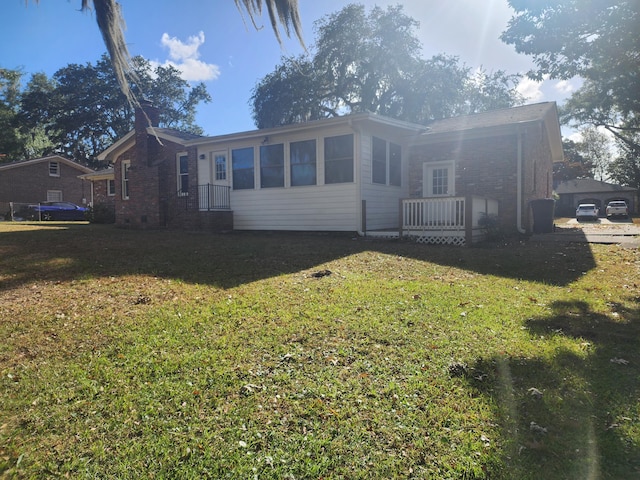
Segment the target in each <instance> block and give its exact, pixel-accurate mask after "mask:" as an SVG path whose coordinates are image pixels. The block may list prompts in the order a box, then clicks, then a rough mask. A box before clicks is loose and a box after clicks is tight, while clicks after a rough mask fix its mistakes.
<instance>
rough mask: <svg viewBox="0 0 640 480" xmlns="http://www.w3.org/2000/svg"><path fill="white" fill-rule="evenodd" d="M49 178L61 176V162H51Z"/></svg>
mask: <svg viewBox="0 0 640 480" xmlns="http://www.w3.org/2000/svg"><path fill="white" fill-rule="evenodd" d="M49 176H50V177H59V176H60V162H49Z"/></svg>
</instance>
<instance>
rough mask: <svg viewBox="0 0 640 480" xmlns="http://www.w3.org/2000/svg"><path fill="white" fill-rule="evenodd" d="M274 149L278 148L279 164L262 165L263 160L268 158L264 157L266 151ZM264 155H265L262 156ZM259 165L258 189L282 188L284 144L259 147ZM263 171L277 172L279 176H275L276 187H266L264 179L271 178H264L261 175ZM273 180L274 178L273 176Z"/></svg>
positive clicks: (284, 169)
mask: <svg viewBox="0 0 640 480" xmlns="http://www.w3.org/2000/svg"><path fill="white" fill-rule="evenodd" d="M276 147H280V152H278V153H280V154H281V158H278V160H279V162H280V163H279V164H277V165H275V164H263V160H266V159H267V158H268V155H266V152H267V151H271V150H275V148H276ZM263 154H265V155H263ZM259 156H260V158H259V163H260V188H283V187H284V186H285V184H284V180H285V179H284V176H285V171H286V168H285V158H284V143H274V144H270V145H261V146H260V149H259ZM265 170H270V171H278V172H279V173H280V175H278V176H277V180H278V182H277V183H278V184H277V185H275V184H274V185H266V184H265V178H272V177H270V176H266V177H265V175H264V174H263V173H264V171H265ZM273 178H276V177H275V176H274V177H273Z"/></svg>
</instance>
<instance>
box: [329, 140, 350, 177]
mask: <svg viewBox="0 0 640 480" xmlns="http://www.w3.org/2000/svg"><path fill="white" fill-rule="evenodd" d="M346 182H353V135H351V134H349V135H340V136H339V137H327V138H325V139H324V183H346Z"/></svg>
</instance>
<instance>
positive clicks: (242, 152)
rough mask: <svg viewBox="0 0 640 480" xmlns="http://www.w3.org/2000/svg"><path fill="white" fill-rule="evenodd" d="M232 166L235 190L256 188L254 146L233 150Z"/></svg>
mask: <svg viewBox="0 0 640 480" xmlns="http://www.w3.org/2000/svg"><path fill="white" fill-rule="evenodd" d="M231 166H232V168H233V189H234V190H243V189H251V188H254V185H255V183H254V175H253V171H254V166H253V147H248V148H239V149H237V150H232V151H231Z"/></svg>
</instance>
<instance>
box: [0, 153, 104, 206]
mask: <svg viewBox="0 0 640 480" xmlns="http://www.w3.org/2000/svg"><path fill="white" fill-rule="evenodd" d="M91 172H93V170H92V169H90V168H88V167H85V166H84V165H80V164H79V163H76V162H74V161H72V160H69V159H67V158H64V157H61V156H59V155H51V156H48V157H43V158H34V159H31V160H23V161H19V162H11V163H5V164H0V214H5V212H7V211H8V210H9V208H10V204H11V203H13V204H22V203H38V202H45V201H47V202H61V201H65V202H72V203H75V204H77V205H84V204H86V203H87V202H88V199H89V187H88V185H87V184H86V182H84V181H82V180H81V179H79V178H78V175H82V174H87V173H91Z"/></svg>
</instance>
